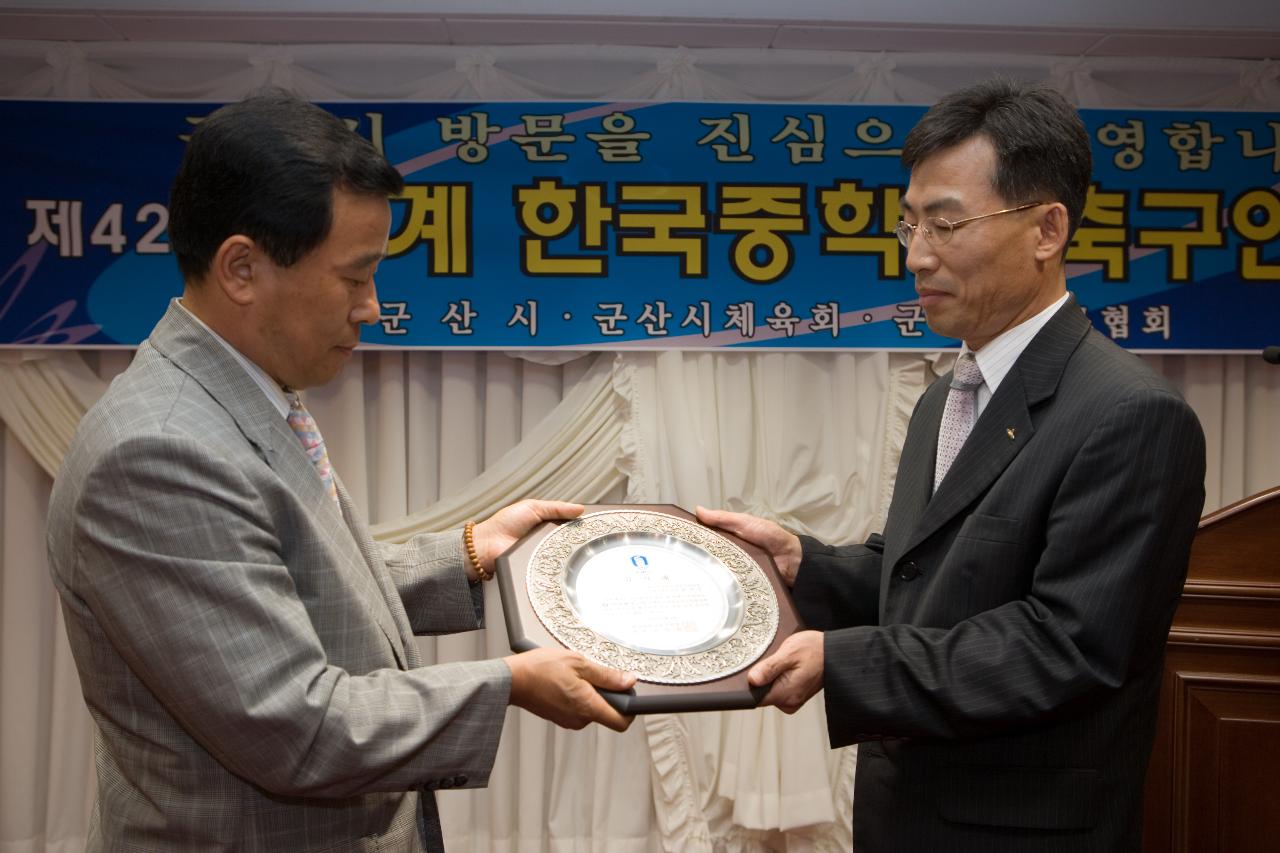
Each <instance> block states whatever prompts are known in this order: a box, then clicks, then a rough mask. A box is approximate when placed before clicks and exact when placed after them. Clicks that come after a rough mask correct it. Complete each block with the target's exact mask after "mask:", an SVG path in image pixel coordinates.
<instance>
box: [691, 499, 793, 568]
mask: <svg viewBox="0 0 1280 853" xmlns="http://www.w3.org/2000/svg"><path fill="white" fill-rule="evenodd" d="M695 512H696V514H697V516H698V521H701V522H702V523H703V524H705V525H707V526H708V527H719V528H721V529H723V530H727V531H729V532H730V533H732V534H733V535H735V536H737V537H739V538H741V539H745V540H747V541H748V542H750V543H751V544H752V545H756V546H759V547H760V548H763V549H764V550H766V551H768V552H769V554H770V555H771V556H772V557H773V562H774V564H775V565H777V567H778V574H780V575H782V579H783V580H784V581H785V582H786V584H787V586H792V585H794V584H795V582H796V572H798V571H800V558H801V556H802V554H801V550H800V538H799V537H798V536H796V535H795V534H794V533H789V532H788V531H786V530H783V529H782V528H781V527H780V526H778V525H777V524H775V523H774V522H772V521H766V520H765V519H763V518H757V517H756V516H754V515H748V514H747V513H745V512H729V511H728V510H723V509H706V508H705V507H698V508H697V509H696V510H695Z"/></svg>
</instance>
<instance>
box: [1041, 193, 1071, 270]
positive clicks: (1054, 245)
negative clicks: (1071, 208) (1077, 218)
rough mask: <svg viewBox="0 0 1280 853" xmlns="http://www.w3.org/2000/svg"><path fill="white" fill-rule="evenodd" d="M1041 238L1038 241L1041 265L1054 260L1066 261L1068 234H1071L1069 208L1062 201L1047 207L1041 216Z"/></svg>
mask: <svg viewBox="0 0 1280 853" xmlns="http://www.w3.org/2000/svg"><path fill="white" fill-rule="evenodd" d="M1039 225H1040V236H1039V239H1038V240H1037V241H1036V260H1037V261H1039V262H1040V263H1048V262H1049V261H1051V260H1053V259H1054V258H1059V257H1061V258H1063V259H1065V257H1066V254H1067V242H1068V241H1069V239H1070V238H1069V237H1068V234H1069V233H1070V230H1071V228H1070V219H1069V218H1068V217H1067V208H1066V205H1064V204H1063V203H1062V202H1060V201H1055V202H1053V203H1052V204H1049V205H1046V207H1045V209H1044V211H1043V212H1042V213H1041V214H1040V223H1039Z"/></svg>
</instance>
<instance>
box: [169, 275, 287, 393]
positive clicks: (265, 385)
mask: <svg viewBox="0 0 1280 853" xmlns="http://www.w3.org/2000/svg"><path fill="white" fill-rule="evenodd" d="M178 307H179V308H181V309H182V310H183V311H186V312H187V315H188V316H190V317H191V319H193V320H195V321H196V322H197V323H199V324H200V325H201V326H203V327H204V328H205V330H206V331H207V332H208V333H209V334H211V335H213V338H214V340H216V341H217V342H218V343H220V344H222V346H223V347H224V348H226V350H227V352H229V353H231V357H232V358H234V359H235V360H236V362H237V363H238V364H239V365H240V366H241V367H243V368H244V372H245V373H247V374H249V378H250V379H252V380H253V381H254V384H255V385H257V386H258V387H259V388H261V389H262V393H263V394H266V395H267V399H268V400H270V401H271V403H272V405H274V406H275V407H276V410H277V411H279V412H280V417H282V418H287V417H289V399H288V398H287V397H285V394H284V389H283V388H281V387H280V386H279V385H277V384H276V382H275V380H274V379H272V378H271V377H270V376H268V375H267V372H266V371H265V370H263V369H262V368H261V367H259V366H258V365H257V364H255V363H253V362H252V361H250V360H249V358H248V357H247V356H245V354H244V353H242V352H240V350H238V349H236V348H235V347H233V346H232V345H231V344H229V343H227V341H226V339H225V338H223V337H222V335H219V334H218V333H217V332H215V331H214V330H213V329H210V328H209V325H208V324H207V323H205V321H204V320H201V319H200V318H199V317H197V316H196V315H195V314H193V313H191V309H189V308H187V306H185V305H183V304H182V300H181V299H179V300H178Z"/></svg>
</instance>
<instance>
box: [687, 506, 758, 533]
mask: <svg viewBox="0 0 1280 853" xmlns="http://www.w3.org/2000/svg"><path fill="white" fill-rule="evenodd" d="M693 512H694V515H696V516H697V517H698V521H701V522H702V523H703V524H705V525H707V526H708V527H719V528H722V529H724V530H728V531H729V532H730V533H734V534H737V535H741V534H742V530H743V528H744V527H746V525H745V524H744V519H743V518H742V515H741V513H736V512H729V511H728V510H724V509H707V508H706V507H703V506H698V507H694V508H693Z"/></svg>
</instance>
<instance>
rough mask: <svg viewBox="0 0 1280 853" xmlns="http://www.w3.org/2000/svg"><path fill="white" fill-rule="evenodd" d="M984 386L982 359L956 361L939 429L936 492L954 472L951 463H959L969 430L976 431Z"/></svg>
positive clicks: (968, 356) (967, 355)
mask: <svg viewBox="0 0 1280 853" xmlns="http://www.w3.org/2000/svg"><path fill="white" fill-rule="evenodd" d="M981 384H982V371H981V370H979V369H978V360H977V359H976V358H974V357H973V353H971V352H966V353H965V354H964V355H962V356H960V357H959V358H958V359H956V366H955V369H954V370H953V371H952V374H951V390H950V391H948V392H947V404H946V407H945V408H943V410H942V426H941V428H940V429H939V430H938V460H937V464H936V465H935V466H934V469H933V490H934V491H935V492H936V491H938V486H939V485H940V484H941V483H942V478H943V477H945V476H947V471H949V470H950V469H951V463H952V462H955V461H956V456H957V455H959V453H960V448H961V447H963V446H964V442H965V439H967V438H968V437H969V431H970V430H972V429H973V422H974V421H975V420H977V417H976V414H977V410H978V400H977V395H978V386H979V385H981Z"/></svg>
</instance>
